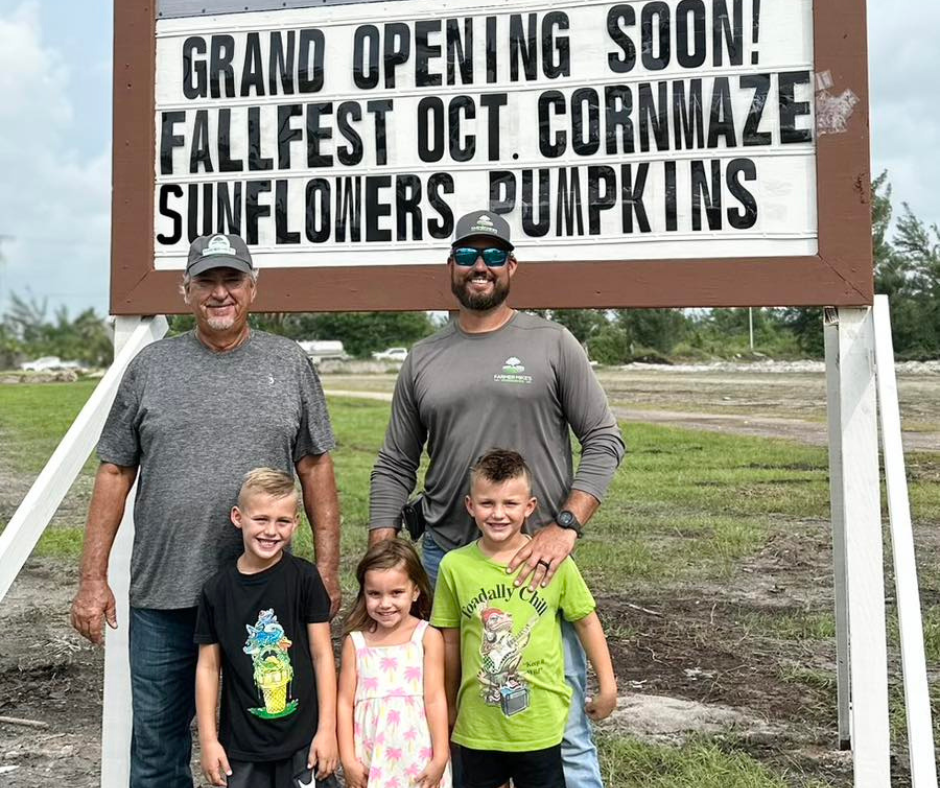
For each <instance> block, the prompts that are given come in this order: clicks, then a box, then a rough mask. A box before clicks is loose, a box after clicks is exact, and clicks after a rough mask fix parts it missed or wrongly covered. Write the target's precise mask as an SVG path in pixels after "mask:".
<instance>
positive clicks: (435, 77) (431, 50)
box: [415, 19, 452, 88]
mask: <svg viewBox="0 0 940 788" xmlns="http://www.w3.org/2000/svg"><path fill="white" fill-rule="evenodd" d="M448 21H452V20H448ZM440 32H441V20H440V19H425V20H422V21H420V22H415V85H416V86H417V87H419V88H431V87H436V86H437V85H440V84H441V75H440V74H432V73H431V68H430V66H429V64H428V61H429V60H436V59H437V58H439V57H440V56H441V45H440V44H437V45H436V46H432V45H431V44H429V43H428V35H429V34H431V33H440Z"/></svg>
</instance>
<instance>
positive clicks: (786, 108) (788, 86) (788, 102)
mask: <svg viewBox="0 0 940 788" xmlns="http://www.w3.org/2000/svg"><path fill="white" fill-rule="evenodd" d="M777 80H778V84H779V86H780V141H781V142H782V143H783V144H784V145H788V144H790V143H793V142H812V141H813V132H812V130H810V129H798V128H797V127H796V119H797V118H799V117H801V116H803V115H809V102H808V101H797V100H796V95H795V89H794V88H795V86H796V85H806V84H808V83H809V72H808V71H791V72H789V73H786V74H780V75H779V76H778V77H777Z"/></svg>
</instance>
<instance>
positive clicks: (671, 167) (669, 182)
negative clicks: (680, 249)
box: [663, 161, 678, 232]
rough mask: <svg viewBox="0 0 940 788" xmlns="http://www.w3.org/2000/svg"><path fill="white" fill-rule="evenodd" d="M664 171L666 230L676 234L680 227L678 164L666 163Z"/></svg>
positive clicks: (664, 163)
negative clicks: (677, 189) (677, 183)
mask: <svg viewBox="0 0 940 788" xmlns="http://www.w3.org/2000/svg"><path fill="white" fill-rule="evenodd" d="M663 169H664V175H665V178H666V230H668V231H671V232H675V230H676V228H677V227H678V221H677V219H676V202H677V200H676V163H675V162H674V161H664V162H663Z"/></svg>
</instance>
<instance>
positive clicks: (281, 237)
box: [274, 179, 300, 244]
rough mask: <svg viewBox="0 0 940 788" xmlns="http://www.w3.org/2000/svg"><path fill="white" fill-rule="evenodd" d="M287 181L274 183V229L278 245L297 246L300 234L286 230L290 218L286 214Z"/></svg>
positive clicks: (280, 180)
mask: <svg viewBox="0 0 940 788" xmlns="http://www.w3.org/2000/svg"><path fill="white" fill-rule="evenodd" d="M287 206H288V200H287V181H285V180H283V179H278V180H276V181H275V182H274V228H275V230H276V233H277V243H279V244H299V243H300V233H298V232H293V233H292V232H291V231H290V229H289V228H288V224H289V221H290V217H289V216H288V213H287Z"/></svg>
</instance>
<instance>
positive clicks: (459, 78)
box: [154, 0, 818, 269]
mask: <svg viewBox="0 0 940 788" xmlns="http://www.w3.org/2000/svg"><path fill="white" fill-rule="evenodd" d="M812 11H813V9H812V3H811V2H810V0H786V1H784V0H762V1H761V0H707V1H706V0H665V1H663V0H648V1H647V2H642V1H641V2H631V3H611V2H577V1H572V0H569V2H550V0H541V1H540V2H539V1H537V2H526V3H520V2H509V1H507V0H502V1H501V2H499V1H497V2H493V0H490V2H488V3H486V4H481V3H479V2H467V0H455V1H454V2H440V0H398V1H397V2H388V3H367V4H353V5H334V6H324V7H321V8H312V9H311V8H306V9H284V10H278V11H259V12H249V13H238V14H225V15H219V16H200V17H186V18H178V19H163V20H158V21H157V48H156V51H157V68H156V86H155V110H156V112H155V118H154V123H155V124H156V154H155V161H154V167H155V172H156V181H155V184H156V185H155V197H154V233H155V238H156V241H155V244H154V258H155V259H154V267H155V268H156V269H172V268H179V267H181V266H182V264H183V262H184V261H185V258H186V249H187V247H188V245H189V241H190V239H191V238H192V237H194V236H196V235H200V234H203V233H212V232H237V233H239V234H241V235H242V236H243V237H245V239H246V240H247V241H248V243H249V244H250V245H251V246H252V250H253V254H254V256H255V259H256V260H257V262H258V265H259V266H261V267H282V268H291V267H320V266H357V265H375V266H379V265H402V264H420V263H439V262H440V261H441V259H442V251H441V250H442V248H444V247H446V245H447V241H448V239H449V238H450V236H451V233H452V231H453V225H454V222H455V220H456V218H457V217H459V216H460V215H461V214H463V213H465V212H468V211H471V210H475V209H478V208H482V207H492V209H494V210H497V211H500V212H503V213H505V216H506V218H507V220H508V221H509V222H510V224H511V226H512V229H513V239H514V241H515V243H516V245H517V248H518V250H519V252H518V254H519V257H520V259H524V260H525V261H526V262H527V263H528V262H538V261H566V260H597V261H602V260H603V261H612V260H631V259H634V260H663V259H673V260H674V259H690V260H694V259H704V258H717V257H722V258H729V257H734V258H762V257H796V256H807V255H814V254H816V253H817V248H818V234H817V211H816V155H815V152H816V138H815V137H816V133H815V119H814V116H813V113H814V106H813V95H814V92H815V89H816V86H815V85H814V76H813V40H812V30H813V13H812Z"/></svg>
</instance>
